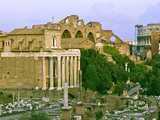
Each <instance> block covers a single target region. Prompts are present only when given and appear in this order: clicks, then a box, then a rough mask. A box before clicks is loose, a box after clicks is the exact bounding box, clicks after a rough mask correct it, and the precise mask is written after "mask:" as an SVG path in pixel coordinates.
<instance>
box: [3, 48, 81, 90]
mask: <svg viewBox="0 0 160 120" xmlns="http://www.w3.org/2000/svg"><path fill="white" fill-rule="evenodd" d="M1 57H3V58H4V57H7V58H8V57H16V58H17V57H34V58H37V59H41V61H42V62H41V63H42V64H41V65H42V67H41V68H42V70H41V71H42V75H41V83H42V84H41V86H38V87H39V88H42V90H53V89H57V90H61V89H63V88H64V83H66V82H67V83H68V87H69V88H73V87H79V77H80V76H79V72H80V51H79V50H78V49H69V50H56V51H54V50H53V51H44V52H2V53H1Z"/></svg>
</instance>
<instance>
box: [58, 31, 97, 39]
mask: <svg viewBox="0 0 160 120" xmlns="http://www.w3.org/2000/svg"><path fill="white" fill-rule="evenodd" d="M61 38H62V39H67V38H72V36H71V33H70V32H69V31H68V30H64V32H63V33H62V36H61ZM75 38H84V36H83V34H82V32H81V31H77V33H76V34H75ZM87 39H89V40H90V41H92V42H95V38H94V35H93V33H92V32H89V33H88V34H87Z"/></svg>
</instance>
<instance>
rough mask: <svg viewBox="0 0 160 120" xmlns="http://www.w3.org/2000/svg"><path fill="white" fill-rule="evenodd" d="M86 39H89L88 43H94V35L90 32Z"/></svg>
mask: <svg viewBox="0 0 160 120" xmlns="http://www.w3.org/2000/svg"><path fill="white" fill-rule="evenodd" d="M87 39H89V40H90V41H92V42H94V43H95V37H94V34H93V33H92V32H89V33H88V34H87Z"/></svg>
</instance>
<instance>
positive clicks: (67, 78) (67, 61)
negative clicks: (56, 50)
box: [66, 56, 70, 87]
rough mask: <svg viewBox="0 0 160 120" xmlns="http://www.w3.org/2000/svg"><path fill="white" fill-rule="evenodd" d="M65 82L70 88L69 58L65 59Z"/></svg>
mask: <svg viewBox="0 0 160 120" xmlns="http://www.w3.org/2000/svg"><path fill="white" fill-rule="evenodd" d="M66 82H67V83H68V86H69V87H70V82H69V56H67V58H66Z"/></svg>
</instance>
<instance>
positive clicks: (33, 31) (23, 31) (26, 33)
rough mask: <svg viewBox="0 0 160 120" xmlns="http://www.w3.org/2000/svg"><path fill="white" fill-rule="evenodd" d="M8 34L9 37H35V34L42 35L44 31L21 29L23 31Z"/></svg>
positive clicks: (17, 30)
mask: <svg viewBox="0 0 160 120" xmlns="http://www.w3.org/2000/svg"><path fill="white" fill-rule="evenodd" d="M8 34H9V35H37V34H38V35H39V34H44V30H43V29H28V28H23V29H14V30H13V31H11V32H9V33H8Z"/></svg>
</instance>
